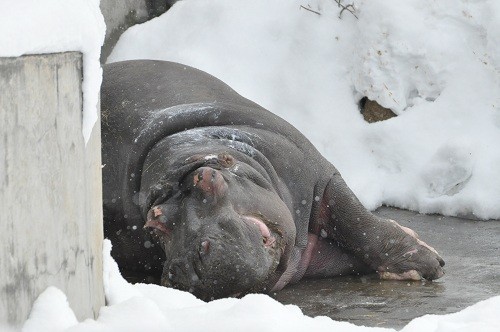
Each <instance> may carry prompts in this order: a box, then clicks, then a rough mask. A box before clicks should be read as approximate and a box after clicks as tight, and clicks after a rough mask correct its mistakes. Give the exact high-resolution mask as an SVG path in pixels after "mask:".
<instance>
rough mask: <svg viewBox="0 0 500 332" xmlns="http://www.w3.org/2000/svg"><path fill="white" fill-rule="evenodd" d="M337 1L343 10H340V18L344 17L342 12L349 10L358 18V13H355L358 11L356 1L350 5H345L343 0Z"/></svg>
mask: <svg viewBox="0 0 500 332" xmlns="http://www.w3.org/2000/svg"><path fill="white" fill-rule="evenodd" d="M335 2H336V3H337V5H338V6H339V7H340V8H342V10H341V11H340V13H339V18H342V14H343V13H344V11H346V10H347V11H348V12H349V13H351V14H352V16H354V17H355V18H356V19H358V17H357V16H356V14H355V13H354V12H355V11H356V7H354V2H353V3H351V4H349V5H344V4H343V3H342V0H335Z"/></svg>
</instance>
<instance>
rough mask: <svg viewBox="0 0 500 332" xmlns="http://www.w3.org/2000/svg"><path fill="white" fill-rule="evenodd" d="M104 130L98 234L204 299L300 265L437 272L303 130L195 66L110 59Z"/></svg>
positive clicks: (271, 286) (312, 270) (319, 270)
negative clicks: (364, 203)
mask: <svg viewBox="0 0 500 332" xmlns="http://www.w3.org/2000/svg"><path fill="white" fill-rule="evenodd" d="M102 141H103V150H102V153H103V164H104V165H105V166H104V168H103V186H104V214H105V235H106V237H108V238H109V239H111V241H112V243H113V251H112V255H113V257H114V258H115V259H116V261H117V262H118V265H119V266H120V269H121V270H122V273H124V274H125V275H127V273H129V272H144V273H146V274H148V273H150V274H151V275H155V274H158V275H159V274H161V276H162V278H161V283H162V284H163V285H166V286H174V287H177V288H180V289H184V290H189V291H191V292H193V293H194V294H195V295H197V296H198V297H201V298H204V299H210V298H219V297H224V296H235V295H242V294H245V293H248V292H268V291H271V290H279V289H281V288H282V287H284V286H285V285H286V284H288V283H292V282H295V281H297V280H299V279H301V278H302V277H329V276H334V275H339V274H348V273H353V272H364V271H377V272H379V274H380V275H381V277H382V278H390V279H418V278H426V279H435V278H439V277H440V276H441V275H442V274H443V271H442V268H441V266H442V265H443V264H444V262H443V261H442V260H441V258H440V257H439V256H438V255H437V253H436V252H435V251H434V250H433V249H432V248H430V247H429V246H427V245H426V244H425V243H423V242H422V241H420V240H418V239H417V238H416V235H415V234H414V233H412V232H411V230H409V229H404V228H402V227H400V226H399V225H398V224H396V223H395V222H393V221H390V220H384V219H379V218H377V217H375V216H374V215H373V214H371V213H370V212H369V211H367V210H366V209H365V208H364V207H363V206H362V205H361V204H360V203H359V201H358V200H357V198H356V197H355V196H354V195H353V193H352V192H351V191H350V190H349V188H348V187H347V186H346V184H345V182H344V181H343V180H342V178H341V176H340V174H339V173H338V171H337V170H336V169H335V167H334V166H333V165H332V164H331V163H330V162H328V161H327V160H326V159H325V158H324V157H322V156H321V155H320V153H319V152H318V151H317V150H316V149H315V148H314V146H313V145H312V144H311V143H310V142H309V141H308V140H307V139H306V138H305V137H304V136H303V135H302V134H301V133H300V132H298V131H297V130H296V129H295V128H294V127H292V126H291V125H290V124H288V123H287V122H286V121H284V120H283V119H281V118H279V117H277V116H276V115H274V114H272V113H270V112H268V111H266V110H265V109H263V108H262V107H260V106H259V105H257V104H255V103H253V102H251V101H249V100H247V99H245V98H243V97H241V96H240V95H238V94H237V93H236V92H234V91H233V90H232V89H231V88H230V87H228V86H227V85H225V84H224V83H223V82H221V81H219V80H218V79H216V78H214V77H213V76H210V75H208V74H206V73H204V72H202V71H199V70H196V69H193V68H190V67H187V66H184V65H180V64H175V63H171V62H164V61H150V60H138V61H125V62H119V63H115V64H110V65H106V66H105V68H104V80H103V87H102ZM145 226H146V227H145Z"/></svg>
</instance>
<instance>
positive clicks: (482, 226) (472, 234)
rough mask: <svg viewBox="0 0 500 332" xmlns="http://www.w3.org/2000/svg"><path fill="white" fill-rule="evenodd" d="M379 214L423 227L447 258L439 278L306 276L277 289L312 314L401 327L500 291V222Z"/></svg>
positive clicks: (286, 299)
mask: <svg viewBox="0 0 500 332" xmlns="http://www.w3.org/2000/svg"><path fill="white" fill-rule="evenodd" d="M376 214H377V215H379V216H383V217H388V218H391V219H394V220H396V221H397V222H398V223H400V224H401V225H403V226H407V227H410V228H412V229H414V230H415V231H417V233H418V234H419V235H420V238H421V239H423V240H424V241H425V242H427V243H428V244H430V245H431V246H433V247H434V248H435V249H436V250H437V251H438V252H439V253H440V255H441V256H442V257H443V259H444V260H445V261H446V266H445V271H446V275H445V276H444V277H442V278H441V279H439V280H436V281H433V282H406V281H381V280H379V279H378V276H377V275H369V276H350V277H338V278H332V279H323V280H303V281H301V282H300V283H298V284H296V285H292V286H288V287H287V288H285V289H283V290H282V291H280V292H278V293H276V295H274V297H275V298H276V299H277V300H278V301H280V302H282V303H285V304H289V303H291V304H295V305H297V306H299V307H300V308H301V309H302V311H303V312H304V313H305V314H307V315H309V316H319V315H322V316H328V317H331V318H332V319H335V320H340V321H348V322H351V323H354V324H357V325H365V326H379V327H393V328H401V327H403V326H404V325H406V324H407V323H408V322H409V321H410V320H412V319H413V318H415V317H419V316H422V315H425V314H446V313H453V312H457V311H460V310H461V309H463V308H465V307H468V306H470V305H472V304H474V303H476V302H478V301H481V300H485V299H487V298H490V297H492V296H494V295H500V221H486V222H485V221H473V220H466V219H460V218H452V217H443V216H438V215H421V214H417V213H414V212H410V211H404V210H398V209H394V208H387V207H383V208H381V209H379V210H377V211H376Z"/></svg>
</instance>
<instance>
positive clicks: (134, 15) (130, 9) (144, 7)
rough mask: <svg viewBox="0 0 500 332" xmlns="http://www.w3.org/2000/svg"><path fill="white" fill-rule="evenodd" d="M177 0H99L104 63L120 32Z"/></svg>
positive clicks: (153, 15)
mask: <svg viewBox="0 0 500 332" xmlns="http://www.w3.org/2000/svg"><path fill="white" fill-rule="evenodd" d="M176 1H177V0H101V4H100V7H101V12H102V15H103V16H104V21H105V22H106V38H105V42H104V45H103V47H102V50H101V62H102V63H105V62H106V58H107V57H108V56H109V54H110V53H111V51H112V50H113V47H114V46H115V45H116V43H117V42H118V39H119V38H120V36H121V34H122V33H123V32H124V31H125V30H127V29H128V28H129V27H131V26H132V25H135V24H138V23H144V22H146V21H148V20H150V19H152V18H154V17H156V16H159V15H161V14H163V13H164V12H165V11H167V10H168V9H169V8H170V7H171V6H172V5H173V4H174V3H175V2H176Z"/></svg>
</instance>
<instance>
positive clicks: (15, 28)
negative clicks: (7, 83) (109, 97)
mask: <svg viewBox="0 0 500 332" xmlns="http://www.w3.org/2000/svg"><path fill="white" fill-rule="evenodd" d="M99 2H100V0H44V1H38V0H17V1H12V0H0V11H1V13H2V19H1V20H0V57H18V56H21V55H24V54H44V53H55V52H67V51H79V52H82V53H83V77H84V80H83V109H84V113H83V136H84V138H85V142H87V141H88V139H89V137H90V134H91V132H92V128H93V126H94V124H95V122H96V120H97V108H96V107H97V103H98V100H99V99H98V98H99V89H100V87H101V81H102V69H101V65H100V63H99V56H100V53H101V46H102V44H103V43H104V34H105V30H106V26H105V24H104V18H103V17H102V14H101V10H100V9H99Z"/></svg>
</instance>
